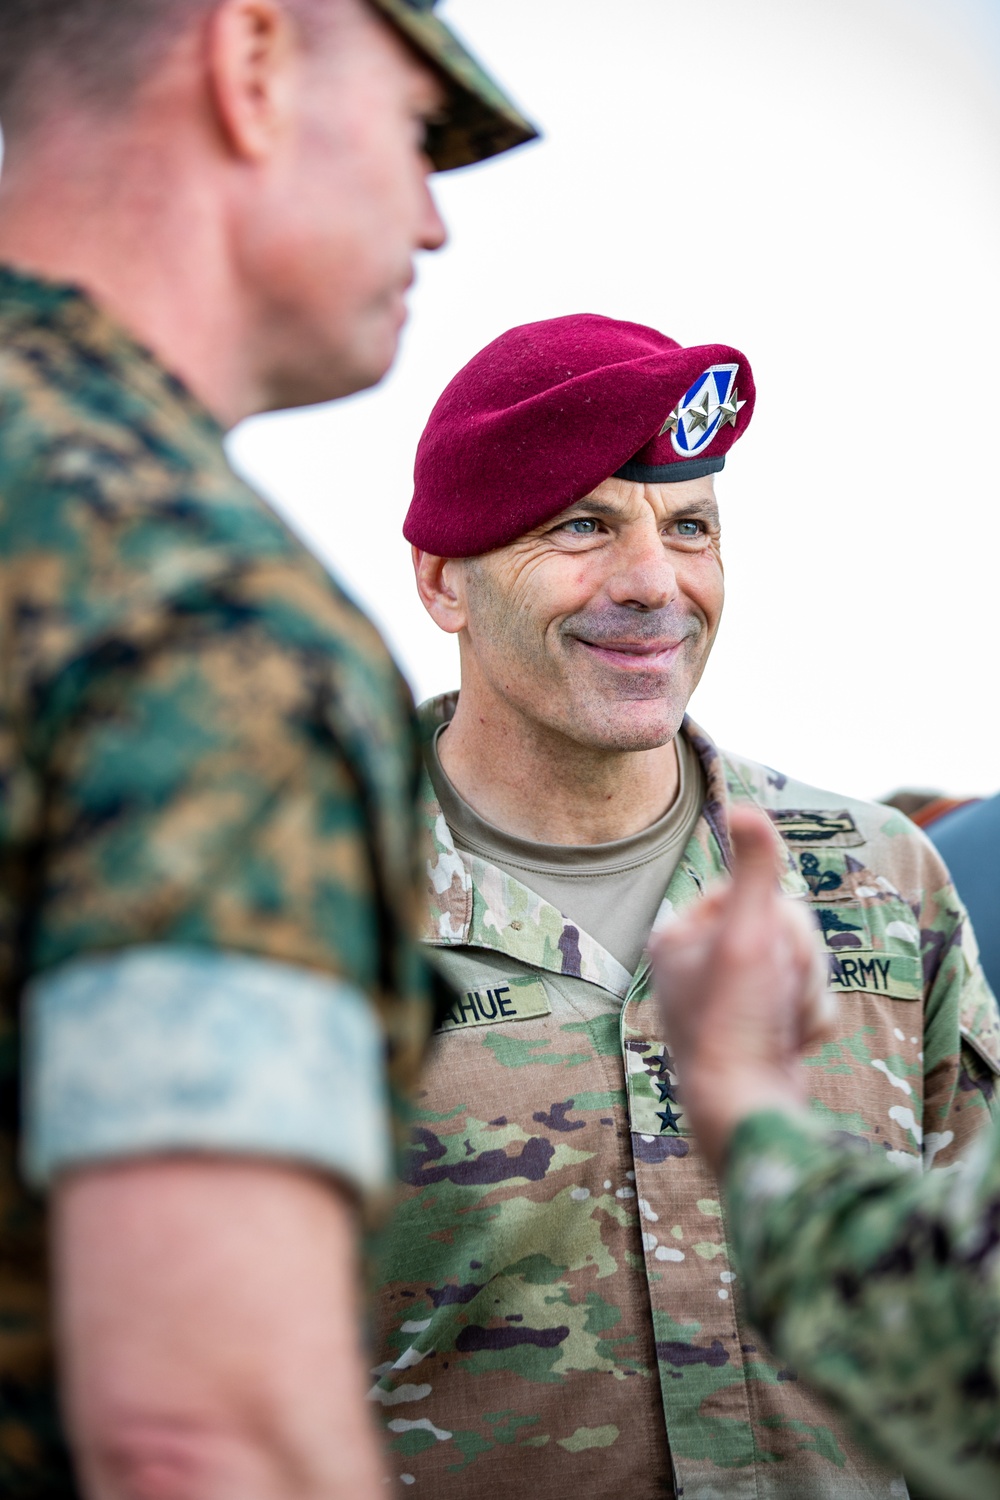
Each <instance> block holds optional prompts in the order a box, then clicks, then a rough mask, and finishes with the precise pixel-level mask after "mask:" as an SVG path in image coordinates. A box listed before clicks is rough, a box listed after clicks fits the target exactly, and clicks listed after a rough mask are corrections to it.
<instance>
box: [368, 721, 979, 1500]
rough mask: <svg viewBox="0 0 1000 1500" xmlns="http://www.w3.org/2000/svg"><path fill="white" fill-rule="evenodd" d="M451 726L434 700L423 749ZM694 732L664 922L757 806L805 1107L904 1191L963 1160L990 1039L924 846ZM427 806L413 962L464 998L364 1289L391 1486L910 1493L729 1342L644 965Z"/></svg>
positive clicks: (748, 1344)
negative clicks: (417, 958)
mask: <svg viewBox="0 0 1000 1500" xmlns="http://www.w3.org/2000/svg"><path fill="white" fill-rule="evenodd" d="M453 707H454V699H453V698H451V699H443V700H439V701H437V702H436V703H434V704H432V705H429V707H428V708H427V709H426V710H425V712H424V721H425V728H426V729H427V731H428V732H432V731H433V729H434V728H435V727H436V726H437V724H438V723H440V722H441V721H442V719H446V718H448V717H449V716H450V713H451V712H453ZM683 732H684V733H686V734H687V735H688V736H689V738H690V740H691V743H692V744H693V745H694V746H695V748H696V750H697V752H698V754H699V756H700V758H701V762H702V765H703V767H704V773H705V778H706V783H707V796H706V801H705V805H704V809H703V814H702V817H701V819H700V821H699V823H698V825H697V827H696V830H695V832H694V835H693V836H692V838H691V840H690V842H689V844H688V846H687V848H686V850H685V852H684V855H683V858H682V859H681V862H680V865H679V867H678V869H677V871H676V874H675V875H674V877H673V879H672V881H671V882H670V886H669V888H668V890H667V892H666V894H665V897H664V900H663V904H662V907H661V910H660V913H659V915H658V918H657V924H656V925H657V926H660V925H662V924H664V923H667V922H669V921H670V920H671V919H672V918H673V915H674V914H675V913H676V912H679V911H681V910H682V909H683V908H685V907H686V906H688V905H689V904H690V903H691V902H693V901H695V900H696V899H697V897H698V896H699V894H700V893H701V892H702V891H703V890H704V888H705V886H706V885H707V884H708V883H709V882H710V881H712V880H713V879H714V878H716V877H717V876H718V875H720V874H721V873H723V872H724V871H725V869H726V867H727V864H728V860H729V845H728V836H727V818H728V808H729V807H730V806H731V805H732V804H733V803H737V802H744V803H746V802H750V803H756V804H758V805H760V806H762V807H763V808H765V809H766V810H767V811H768V813H769V814H770V816H771V818H772V819H773V821H774V823H775V826H776V828H777V830H778V832H779V833H780V835H781V838H782V840H783V842H784V845H785V848H786V850H787V854H788V866H787V871H786V873H785V875H784V878H783V885H784V888H785V890H786V891H787V892H788V893H789V894H790V895H793V896H797V897H800V898H802V899H804V900H806V901H808V902H809V904H810V906H811V907H812V909H813V911H814V912H815V915H816V917H817V919H818V921H819V924H820V926H821V928H822V931H823V934H824V938H825V942H826V947H827V950H828V953H829V961H830V978H831V984H832V986H833V988H834V990H835V992H836V993H837V995H838V997H839V1026H838V1030H837V1034H836V1039H835V1040H833V1041H830V1042H827V1043H825V1044H824V1045H823V1046H822V1047H821V1048H820V1049H818V1050H817V1051H816V1052H815V1053H814V1054H813V1055H812V1056H810V1058H809V1059H808V1061H809V1066H810V1069H811V1078H812V1084H813V1105H814V1108H815V1110H816V1112H817V1114H818V1115H820V1116H822V1117H823V1118H825V1119H826V1120H828V1121H830V1122H831V1123H833V1124H834V1126H835V1127H836V1129H838V1130H839V1131H841V1132H843V1133H845V1134H846V1135H848V1136H851V1137H853V1138H856V1139H857V1140H859V1141H862V1142H866V1143H867V1145H868V1148H869V1149H870V1150H872V1151H876V1152H879V1153H884V1154H885V1156H886V1157H887V1158H888V1159H889V1160H891V1161H892V1162H894V1163H896V1164H897V1165H898V1167H899V1169H900V1170H918V1171H919V1170H921V1168H922V1167H925V1166H929V1165H930V1164H931V1163H932V1162H933V1163H935V1164H936V1165H937V1166H938V1167H942V1166H944V1165H947V1164H951V1163H954V1162H955V1161H956V1159H957V1158H958V1156H959V1153H960V1152H961V1150H962V1148H963V1146H964V1145H965V1144H966V1143H967V1142H968V1140H969V1139H970V1137H971V1136H972V1135H973V1134H974V1133H975V1132H976V1131H978V1130H979V1128H980V1126H981V1125H982V1124H983V1123H984V1122H985V1121H986V1119H987V1115H988V1108H987V1106H988V1104H989V1101H991V1100H992V1098H993V1090H994V1080H995V1077H996V1074H997V1072H998V1071H1000V1024H998V1019H997V1012H996V1007H995V1003H994V1000H993V997H992V995H991V994H990V991H989V989H988V987H987V985H986V983H985V980H984V979H983V977H982V974H981V971H980V969H979V965H978V959H977V953H976V947H975V940H974V937H973V935H972V933H971V930H970V929H969V926H968V922H967V920H966V919H965V917H964V913H963V910H962V907H961V903H960V902H959V900H958V897H957V896H956V894H955V891H954V889H953V888H952V886H951V884H950V882H949V880H948V876H947V873H946V871H945V869H944V867H943V865H942V864H941V862H940V860H939V859H938V857H937V855H936V854H935V852H934V850H933V849H932V848H931V846H930V845H929V844H928V842H927V841H926V840H925V839H924V838H923V836H922V835H921V834H919V833H918V832H917V831H916V830H915V829H914V828H913V827H912V825H911V824H910V823H909V822H908V821H907V820H906V819H905V818H904V817H902V816H901V815H900V814H898V813H896V812H895V811H893V810H892V809H888V808H885V807H879V806H872V805H870V804H866V803H861V802H856V801H853V800H850V799H845V798H843V797H838V796H834V795H831V794H830V793H827V792H821V791H817V790H815V789H814V788H811V787H806V786H803V785H801V784H800V783H797V782H794V781H791V780H789V779H788V778H787V777H785V776H782V775H779V774H777V773H776V772H774V771H771V770H768V769H767V768H766V767H763V766H758V765H754V764H752V763H750V762H748V761H744V760H741V759H737V758H735V757H733V756H730V755H727V754H723V753H721V752H720V751H718V750H717V749H716V748H715V746H714V745H713V744H712V742H711V741H710V740H709V739H708V738H707V737H706V736H705V735H704V734H702V733H701V732H700V731H699V730H698V729H697V728H696V727H695V726H694V725H693V724H692V723H691V722H690V721H686V723H685V728H684V731H683ZM426 813H427V819H428V822H429V824H430V826H431V828H432V832H433V840H434V852H433V857H432V858H431V860H430V864H429V870H428V873H429V878H430V893H431V902H432V914H431V919H430V931H429V941H430V943H432V944H433V945H434V946H435V947H436V948H437V950H438V953H439V957H440V960H441V964H442V967H443V969H444V971H445V973H446V975H447V976H448V978H449V979H450V980H451V982H452V984H453V985H454V986H455V988H456V989H457V990H458V991H459V995H460V998H459V999H458V1000H457V1001H456V1003H455V1005H454V1006H453V1009H452V1012H451V1015H450V1016H449V1017H448V1018H447V1019H446V1021H445V1023H444V1027H443V1029H442V1031H441V1033H440V1034H439V1036H438V1037H437V1039H436V1047H435V1049H434V1051H433V1053H432V1057H431V1061H430V1064H429V1066H428V1068H427V1071H426V1073H425V1076H424V1079H423V1088H422V1091H421V1092H420V1093H419V1094H418V1098H417V1104H418V1109H417V1123H416V1127H415V1130H414V1134H413V1146H412V1150H411V1151H410V1152H409V1154H408V1155H407V1156H406V1158H405V1160H404V1169H403V1176H404V1184H405V1185H404V1188H403V1199H402V1202H401V1205H400V1207H399V1211H398V1213H397V1215H396V1217H395V1219H394V1221H393V1224H392V1226H391V1229H390V1231H389V1234H388V1236H387V1242H386V1245H385V1247H384V1259H383V1263H382V1272H381V1278H380V1281H381V1284H380V1290H379V1294H378V1308H377V1318H378V1341H379V1358H380V1361H381V1363H380V1364H379V1365H378V1367H377V1369H376V1371H375V1374H376V1385H375V1387H374V1388H373V1391H372V1396H373V1399H375V1400H377V1401H379V1402H380V1403H381V1405H382V1406H383V1408H384V1413H385V1419H386V1421H387V1423H388V1428H389V1437H390V1444H391V1449H392V1452H393V1456H394V1467H395V1468H396V1470H397V1472H398V1473H399V1474H400V1475H401V1476H402V1478H403V1482H404V1483H406V1484H412V1485H414V1486H415V1491H414V1492H415V1493H420V1492H423V1493H424V1494H426V1495H427V1496H428V1497H433V1500H451V1497H456V1500H457V1497H460V1496H461V1497H468V1496H471V1495H475V1496H476V1497H477V1500H491V1497H500V1496H504V1497H513V1496H521V1495H525V1496H527V1495H534V1496H544V1497H545V1500H562V1497H566V1500H570V1497H573V1500H576V1497H578V1496H586V1497H588V1500H598V1497H605V1496H609V1497H610V1496H616V1497H617V1496H618V1495H620V1494H621V1495H626V1496H628V1500H647V1497H653V1496H665V1495H670V1494H672V1493H675V1494H677V1495H683V1497H684V1500H708V1497H717V1496H725V1497H732V1500H751V1497H752V1500H779V1497H789V1500H790V1497H795V1500H804V1497H821V1496H822V1497H830V1500H833V1497H836V1500H851V1497H862V1496H864V1497H866V1500H876V1497H889V1496H905V1495H906V1487H905V1485H904V1483H903V1481H902V1480H901V1479H899V1478H894V1477H893V1476H892V1475H891V1474H890V1473H889V1472H888V1471H886V1470H884V1469H882V1468H881V1467H880V1466H879V1465H878V1464H877V1463H875V1462H874V1461H872V1460H870V1459H869V1458H868V1457H867V1456H865V1455H864V1454H862V1453H861V1452H860V1451H859V1450H858V1449H857V1448H855V1447H854V1445H853V1443H852V1442H851V1441H850V1439H849V1438H848V1437H847V1435H846V1433H845V1431H844V1428H843V1427H842V1425H841V1424H840V1423H839V1422H838V1420H837V1419H835V1418H834V1417H832V1416H831V1415H830V1414H829V1412H828V1411H827V1410H825V1409H824V1408H823V1407H822V1406H821V1405H820V1404H819V1403H818V1402H817V1401H816V1399H815V1398H813V1397H812V1396H811V1395H810V1394H809V1393H807V1392H806V1391H805V1390H804V1389H803V1388H802V1387H801V1385H800V1384H799V1383H798V1381H797V1380H796V1376H795V1372H794V1371H793V1370H790V1369H786V1368H782V1367H781V1366H780V1365H779V1364H778V1363H776V1362H775V1361H774V1360H772V1359H771V1358H770V1357H769V1355H768V1352H767V1350H766V1349H765V1348H764V1346H763V1343H762V1341H761V1339H760V1337H759V1335H757V1334H756V1333H755V1331H754V1330H753V1329H752V1328H751V1327H750V1326H748V1324H747V1322H746V1319H745V1316H744V1312H743V1308H742V1305H741V1296H740V1290H739V1286H738V1284H737V1282H736V1277H735V1273H734V1271H733V1270H732V1269H731V1267H730V1259H729V1254H728V1249H727V1244H726V1232H725V1222H724V1216H723V1211H722V1208H721V1207H720V1202H719V1198H720V1194H719V1189H718V1186H717V1184H716V1182H715V1180H714V1178H713V1177H712V1175H711V1173H710V1172H709V1171H708V1169H707V1168H706V1166H705V1165H704V1164H703V1162H702V1161H701V1159H700V1157H699V1154H698V1151H697V1149H696V1147H695V1144H694V1142H693V1140H692V1139H691V1137H690V1136H689V1134H688V1131H687V1127H686V1122H685V1118H684V1097H683V1080H678V1078H677V1076H676V1074H675V1071H674V1068H673V1064H672V1060H671V1057H670V1054H669V1051H668V1050H667V1047H666V1046H665V1044H664V1042H663V1040H662V1036H661V1034H660V1025H659V1020H658V1015H657V1008H656V1005H655V1003H654V999H653V995H652V993H651V986H650V980H649V967H648V964H647V963H646V962H645V961H644V962H643V963H642V964H641V966H640V968H639V970H638V972H637V973H636V974H635V975H630V974H628V973H627V972H626V971H625V969H623V968H622V967H621V965H620V964H619V963H618V962H617V961H616V960H615V959H614V958H613V957H612V956H611V955H610V954H609V953H607V952H606V951H605V950H604V949H603V948H602V947H600V946H599V944H598V943H597V942H596V941H595V940H594V939H593V938H591V937H590V936H589V935H588V934H587V933H586V932H582V931H580V930H579V929H578V928H577V927H575V926H574V925H573V924H572V923H571V922H569V921H568V920H567V919H565V918H564V917H562V916H561V915H560V913H559V912H558V911H557V910H556V909H555V908H554V907H552V906H550V905H548V904H547V903H546V902H545V901H543V900H542V899H541V898H540V897H539V896H537V895H536V894H535V893H534V892H532V891H531V890H529V889H527V888H526V887H525V886H523V885H521V884H520V883H519V882H518V881H517V880H515V879H514V878H512V877H511V876H510V875H508V874H506V873H504V872H502V871H500V870H499V869H497V868H496V867H495V866H491V865H489V864H487V863H485V862H484V861H482V860H480V859H478V858H475V857H473V856H471V855H466V854H464V853H460V852H459V851H457V850H456V848H455V846H454V843H453V841H452V838H451V836H450V833H449V830H448V828H447V826H446V824H445V822H444V818H443V817H442V815H441V812H440V808H439V807H438V806H437V804H436V802H435V801H434V799H433V793H432V792H431V790H430V785H429V782H428V784H427V787H426Z"/></svg>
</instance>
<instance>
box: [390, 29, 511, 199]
mask: <svg viewBox="0 0 1000 1500" xmlns="http://www.w3.org/2000/svg"><path fill="white" fill-rule="evenodd" d="M372 3H373V4H374V5H375V6H376V7H377V9H378V10H380V11H381V12H382V14H383V15H384V16H385V17H386V18H387V19H388V20H389V21H391V22H392V24H393V25H394V26H395V27H396V29H397V30H398V31H401V32H402V33H403V35H404V37H405V38H406V40H407V41H408V42H409V43H410V44H411V46H413V47H415V48H416V50H417V51H418V52H420V53H422V54H423V56H424V57H426V58H427V59H428V61H429V62H431V63H433V64H434V66H435V68H436V70H437V71H438V73H440V74H441V75H442V76H443V80H444V83H445V85H446V86H447V90H448V102H447V105H446V106H445V114H444V117H443V119H442V120H441V121H440V122H436V123H434V124H433V125H432V126H431V127H430V129H429V130H428V133H427V154H428V155H429V157H430V159H431V161H432V162H433V163H434V166H435V169H436V170H437V171H439V172H447V171H449V170H450V168H452V167H466V166H468V165H469V164H470V163H471V162H474V161H485V160H486V158H487V157H488V156H497V155H499V153H500V152H501V151H509V150H510V149H511V147H512V146H520V145H523V143H524V142H525V141H533V140H535V139H536V138H537V136H538V131H537V130H536V129H535V127H534V125H532V124H531V122H530V121H529V120H526V119H525V117H524V116H523V115H522V114H521V112H520V110H519V109H518V108H517V105H516V104H514V102H513V101H512V100H511V99H509V98H508V97H507V95H506V94H505V93H504V92H503V90H502V89H501V88H500V86H499V85H498V84H497V83H495V82H494V80H493V79H492V78H491V77H490V76H489V74H488V73H487V72H486V71H485V70H484V68H483V67H482V66H481V65H480V64H479V63H478V62H477V61H476V59H475V58H474V57H473V56H472V54H471V52H469V51H468V50H467V49H466V48H465V47H464V46H463V45H462V43H461V42H460V41H459V39H458V37H457V36H456V35H455V33H454V32H453V31H451V30H450V29H449V28H448V27H447V26H446V25H445V24H444V22H443V21H439V20H438V18H437V16H435V14H434V6H435V4H436V3H437V0H372Z"/></svg>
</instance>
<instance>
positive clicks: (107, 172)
mask: <svg viewBox="0 0 1000 1500" xmlns="http://www.w3.org/2000/svg"><path fill="white" fill-rule="evenodd" d="M0 118H2V121H3V129H4V145H5V152H6V155H5V160H4V169H3V170H4V175H3V180H2V183H0V261H2V262H3V263H4V266H3V269H0V560H2V561H0V651H2V662H3V674H2V678H0V852H2V864H0V1026H2V1033H3V1051H2V1061H0V1067H2V1070H3V1090H4V1092H3V1100H4V1104H3V1115H2V1121H0V1492H2V1493H3V1495H4V1496H5V1497H9V1500H56V1497H69V1496H74V1495H76V1494H78V1493H80V1491H82V1492H83V1493H85V1494H86V1495H88V1496H91V1497H94V1500H138V1497H142V1500H148V1497H150V1496H156V1497H157V1500H173V1497H178V1500H180V1497H183V1500H216V1497H222V1496H234V1495H238V1496H239V1497H240V1500H257V1497H264V1496H267V1497H268V1500H281V1497H289V1500H291V1497H292V1496H295V1497H299V1496H302V1495H306V1494H308V1495H310V1496H314V1497H316V1500H319V1497H323V1500H335V1497H336V1500H340V1497H345V1500H346V1497H350V1500H364V1497H368V1496H373V1495H376V1494H382V1493H383V1490H382V1488H381V1484H382V1472H381V1469H382V1465H381V1458H380V1455H379V1452H378V1448H377V1444H376V1441H375V1437H374V1432H373V1427H372V1424H371V1423H370V1421H366V1411H367V1408H365V1406H364V1387H363V1385H362V1368H363V1366H362V1355H361V1332H360V1329H359V1327H358V1311H357V1306H358V1288H357V1279H358V1278H357V1267H356V1261H357V1239H358V1221H359V1214H361V1213H365V1212H367V1213H369V1214H372V1215H374V1214H377V1212H378V1211H379V1208H380V1205H382V1204H383V1203H384V1201H385V1199H386V1196H387V1193H388V1190H389V1189H390V1188H391V1183H392V1176H393V1130H394V1128H395V1127H396V1126H398V1123H399V1107H400V1099H401V1096H402V1094H403V1092H404V1091H405V1090H406V1088H407V1087H408V1086H409V1085H410V1084H412V1082H413V1079H414V1077H415V1075H416V1070H417V1068H418V1065H419V1062H420V1058H421V1054H422V1051H423V1046H424V1042H425V1040H426V1036H427V1033H428V1030H429V1027H430V1024H431V1015H432V1008H433V994H434V987H435V985H434V979H433V976H432V975H431V974H430V972H429V970H428V967H427V965H426V963H425V962H424V961H423V959H422V957H421V955H420V953H419V951H418V949H417V947H416V944H415V941H414V937H415V921H416V916H415V914H416V911H417V908H418V899H419V898H418V879H417V874H418V872H417V870H416V867H415V866H416V861H415V856H414V850H415V848H416V846H417V836H418V835H417V824H416V818H415V812H414V793H415V790H416V784H417V776H418V772H419V752H418V747H417V741H416V736H415V732H414V725H413V721H412V708H411V703H410V699H409V695H408V693H407V690H406V688H405V686H404V684H403V682H402V680H401V678H400V676H399V674H398V672H397V671H396V669H395V667H394V665H393V663H392V662H391V660H390V658H389V656H388V654H387V652H386V650H385V648H384V646H383V644H382V642H381V641H380V639H379V637H378V634H377V632H376V631H375V630H374V628H373V627H372V626H371V625H370V624H369V622H368V621H367V620H366V619H365V618H364V617H363V616H362V615H361V614H360V613H359V612H358V611H357V610H356V609H355V608H354V607H353V605H352V604H351V603H350V602H349V600H348V599H347V598H346V597H345V596H344V594H343V593H342V592H341V590H340V589H339V588H338V587H337V585H336V584H335V583H334V582H333V581H332V579H331V578H330V577H329V576H328V575H327V573H326V572H325V571H324V569H323V568H322V567H321V566H320V565H319V563H318V562H317V561H316V560H315V559H314V558H313V557H312V556H311V555H310V554H309V553H308V552H307V550H306V549H305V548H304V547H303V546H302V545H301V543H300V542H299V541H298V540H297V539H296V538H295V537H294V536H292V535H291V533H290V532H289V531H288V530H287V529H286V528H285V527H284V526H283V525H282V523H281V522H280V521H279V520H278V518H277V517H276V516H275V515H274V513H273V512H272V511H271V510H270V509H269V508H268V507H267V506H266V505H265V504H264V503H263V502H262V501H261V500H260V499H259V498H258V497H257V496H255V495H254V494H253V493H252V492H251V491H250V490H249V489H247V487H246V486H245V485H244V484H242V483H241V482H240V481H239V480H238V479H237V477H236V476H235V475H234V474H233V473H232V471H231V470H230V468H229V466H228V464H227V462H226V459H225V455H224V452H223V447H222V439H223V435H224V430H225V429H226V428H227V427H229V426H231V425H232V424H233V423H234V422H236V421H238V420H239V419H240V418H242V417H244V416H247V415H249V414H251V413H252V412H256V411H261V410H265V409H270V408H274V407H280V406H289V405H299V404H303V403H306V402H312V401H321V400H328V399H330V398H332V397H335V396H338V395H343V394H345V393H346V392H348V391H353V390H357V389H359V388H361V387H362V386H366V385H371V384H373V383H374V382H375V381H377V380H378V379H380V378H381V376H382V375H383V374H384V372H385V370H386V368H387V367H388V365H389V363H390V362H391V360H392V358H393V355H394V352H395V348H396V342H397V338H398V334H399V330H400V326H401V324H402V321H403V317H404V314H405V297H406V290H407V287H408V285H409V283H410V281H411V279H412V276H413V261H414V257H415V255H416V253H417V252H418V251H420V250H422V249H423V250H433V249H435V248H436V247H438V246H439V245H440V244H441V243H442V241H443V238H444V229H443V226H442V224H441V221H440V219H439V217H438V214H437V211H436V209H435V207H434V203H433V200H432V198H431V195H430V192H429V189H428V175H429V173H430V172H431V171H432V170H433V168H434V167H435V166H437V167H448V166H456V165H461V164H462V163H463V162H468V161H474V160H478V159H480V158H482V157H485V156H489V155H491V154H493V153H494V152H496V151H498V150H502V149H505V148H506V147H507V146H510V145H513V144H516V142H517V141H519V140H524V139H527V138H528V137H529V136H530V135H531V134H532V131H531V128H530V126H528V125H527V123H526V122H525V121H524V120H522V119H521V118H520V116H519V115H518V114H517V111H516V110H515V109H514V107H513V105H511V104H510V103H509V101H507V100H505V99H504V98H503V96H502V95H501V94H500V93H499V91H498V90H497V89H496V87H495V85H493V84H492V83H491V82H490V80H489V79H488V78H486V76H485V75H484V74H483V73H482V71H481V69H479V68H478V66H477V65H476V64H475V62H474V61H473V59H471V58H470V57H469V56H468V54H466V53H464V52H463V50H462V49H461V47H460V46H459V44H458V42H457V41H456V39H455V38H454V37H451V36H450V34H449V33H448V32H447V31H446V30H445V28H444V27H443V26H442V25H441V23H440V22H439V21H438V20H437V19H436V18H435V17H434V15H433V13H432V10H431V8H430V7H429V6H427V5H419V6H418V5H409V4H407V3H405V0H378V3H377V5H374V6H370V5H368V4H367V3H366V0H288V3H287V4H279V3H272V0H135V3H131V0H130V3H126V4H122V3H121V0H48V3H45V4H39V3H37V0H6V3H5V4H4V5H3V6H2V7H0ZM22 1019H23V1026H22ZM22 1049H23V1050H22ZM22 1104H23V1124H22V1122H21V1120H20V1119H19V1108H20V1107H21V1106H22ZM50 1263H51V1267H52V1274H51V1277H50V1273H49V1265H50ZM54 1343H55V1345H56V1348H55V1351H54V1349H53V1344H54ZM54 1353H55V1355H56V1356H57V1358H58V1365H59V1389H58V1392H57V1390H56V1382H55V1377H54V1372H53V1358H54ZM57 1396H58V1400H57ZM67 1439H68V1445H67ZM69 1449H71V1450H72V1460H73V1463H72V1464H71V1455H70V1451H69ZM74 1467H75V1473H74V1472H73V1469H74Z"/></svg>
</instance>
